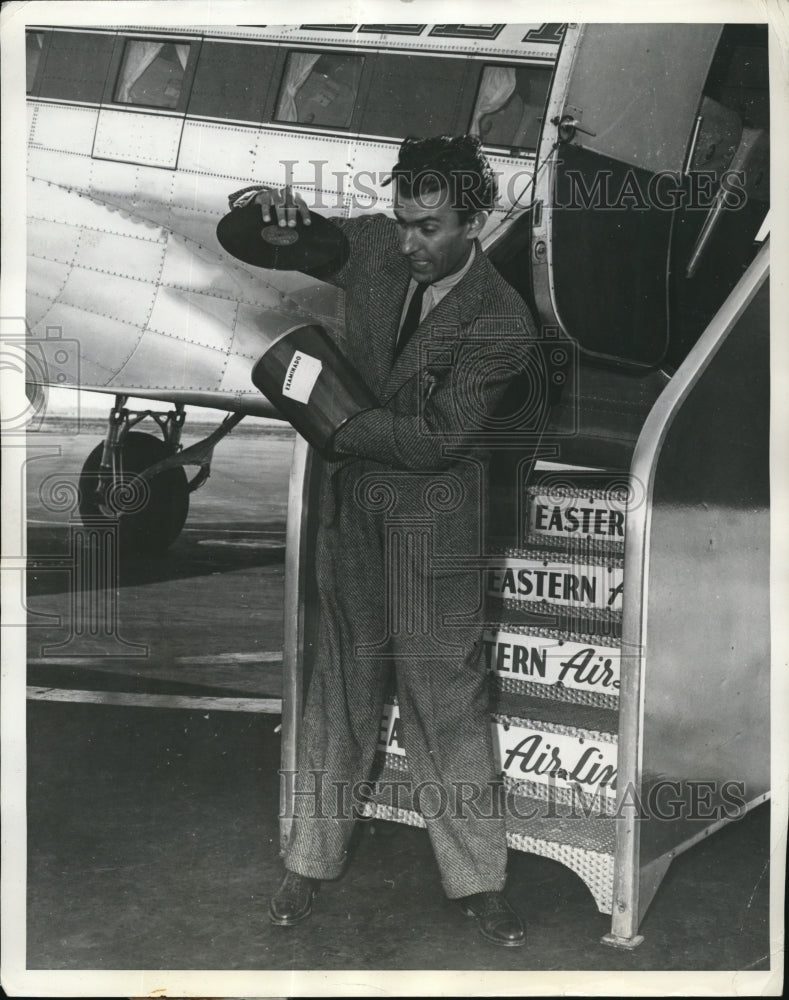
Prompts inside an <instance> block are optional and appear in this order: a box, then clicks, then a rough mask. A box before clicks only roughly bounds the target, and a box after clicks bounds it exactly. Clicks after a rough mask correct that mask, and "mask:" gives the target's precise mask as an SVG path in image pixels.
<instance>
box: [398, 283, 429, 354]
mask: <svg viewBox="0 0 789 1000" xmlns="http://www.w3.org/2000/svg"><path fill="white" fill-rule="evenodd" d="M426 288H427V285H425V284H422V282H421V281H420V282H418V283H417V286H416V288H415V289H414V294H413V295H412V296H411V301H410V302H409V303H408V309H407V310H406V314H405V319H404V320H403V325H402V326H401V327H400V333H399V334H398V336H397V345H396V346H395V358H398V357H399V356H400V354H401V352H402V350H403V348H404V347H405V345H406V344H407V343H408V341H409V340H410V339H411V337H413V335H414V331H415V330H416V328H417V327H418V326H419V317H420V315H421V313H422V299H423V298H424V297H425V289H426Z"/></svg>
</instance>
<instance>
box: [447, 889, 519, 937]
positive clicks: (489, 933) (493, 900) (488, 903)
mask: <svg viewBox="0 0 789 1000" xmlns="http://www.w3.org/2000/svg"><path fill="white" fill-rule="evenodd" d="M460 908H461V910H462V911H463V912H464V913H465V914H466V916H467V917H476V918H477V923H478V924H479V930H480V933H481V934H482V936H483V937H484V938H486V939H487V940H488V941H492V942H493V944H500V945H502V946H503V947H505V948H519V947H520V946H521V945H523V944H526V930H525V928H524V926H523V922H522V920H521V918H520V917H519V916H518V914H517V913H516V912H515V910H513V908H512V907H511V906H510V904H509V903H508V902H507V900H506V899H505V898H504V894H503V893H501V892H477V893H475V894H474V895H473V896H464V897H463V898H462V899H461V900H460Z"/></svg>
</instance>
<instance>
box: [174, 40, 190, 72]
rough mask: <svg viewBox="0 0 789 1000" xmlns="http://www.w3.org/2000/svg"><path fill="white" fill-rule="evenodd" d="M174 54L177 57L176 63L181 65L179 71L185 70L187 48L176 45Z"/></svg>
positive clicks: (186, 46) (187, 56) (187, 55)
mask: <svg viewBox="0 0 789 1000" xmlns="http://www.w3.org/2000/svg"><path fill="white" fill-rule="evenodd" d="M175 54H176V55H177V56H178V62H179V63H180V64H181V69H186V60H187V59H188V58H189V46H188V45H176V46H175Z"/></svg>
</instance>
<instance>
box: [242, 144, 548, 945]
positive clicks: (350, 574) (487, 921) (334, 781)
mask: <svg viewBox="0 0 789 1000" xmlns="http://www.w3.org/2000/svg"><path fill="white" fill-rule="evenodd" d="M392 182H393V185H394V189H393V198H394V214H395V218H394V219H391V218H389V217H387V216H385V215H381V214H377V215H370V216H366V217H362V218H358V219H353V220H340V219H336V220H332V221H333V222H334V223H335V224H336V225H337V226H339V227H340V229H341V230H342V232H343V233H344V234H345V236H346V238H347V240H348V243H349V255H348V259H347V261H345V263H343V264H342V265H341V266H338V268H337V269H336V270H335V272H334V273H333V274H330V275H328V276H326V275H325V274H322V275H321V276H322V277H324V278H325V280H327V281H330V282H332V283H334V284H336V285H338V286H339V287H341V288H343V289H344V292H345V331H346V336H345V339H344V341H343V343H342V349H343V350H344V352H345V354H346V356H347V357H348V359H349V360H350V361H351V362H352V364H353V365H354V366H355V367H356V368H357V369H358V370H359V372H360V373H361V374H362V376H363V377H364V379H365V380H366V381H367V383H368V385H369V386H370V388H371V389H372V391H373V393H374V394H375V396H376V398H377V399H378V400H379V401H380V406H379V407H376V408H373V409H370V410H367V411H365V412H362V413H360V414H357V415H356V416H354V417H353V418H351V419H350V420H349V421H348V422H347V423H346V424H345V425H344V426H343V427H341V428H340V430H339V431H338V432H337V434H336V435H335V439H334V447H335V451H336V453H338V454H339V456H340V458H339V460H337V461H332V462H328V463H327V464H326V467H325V470H324V475H323V479H322V483H321V496H320V509H319V530H318V535H317V541H316V553H315V571H316V579H317V589H318V594H319V607H318V637H317V641H316V643H315V651H316V652H315V664H314V668H313V673H312V677H311V681H310V685H309V691H308V694H307V700H306V707H305V711H304V717H303V727H302V733H301V740H300V745H299V751H298V767H299V771H298V775H297V776H296V782H295V787H294V822H293V830H292V835H291V839H290V842H289V844H288V847H287V850H286V854H285V867H286V869H287V874H286V876H285V879H284V881H283V883H282V885H281V886H280V888H279V890H278V891H277V892H276V893H275V895H274V897H273V899H272V901H271V908H270V917H271V919H272V921H273V922H274V923H276V924H279V925H282V926H291V925H293V924H296V923H299V922H300V921H302V920H304V919H305V918H306V917H307V916H308V915H309V914H310V912H311V907H312V900H313V893H314V890H315V888H316V884H317V882H318V880H321V879H332V878H336V877H337V876H338V875H339V874H340V873H341V871H342V869H343V866H344V863H345V859H346V855H347V846H348V841H349V838H350V835H351V832H352V828H353V823H354V819H355V816H354V814H353V811H352V810H349V809H348V808H347V807H343V797H342V795H340V794H339V791H338V790H341V789H346V790H347V789H348V788H354V787H359V785H360V784H363V783H364V782H365V781H367V779H368V778H369V777H370V772H371V769H372V766H373V761H374V756H375V751H376V745H377V741H378V735H379V726H380V717H381V710H382V706H383V703H384V699H385V696H386V694H387V684H388V680H389V676H390V668H391V667H393V668H394V672H395V676H396V685H397V696H398V704H399V711H400V719H401V726H402V731H401V742H402V744H403V745H404V746H405V749H406V753H407V757H408V766H409V772H410V776H411V779H412V790H413V785H416V786H417V787H418V788H419V789H420V790H421V792H422V793H423V794H422V795H421V797H420V802H419V805H420V806H421V810H422V814H423V815H424V817H425V820H426V825H427V829H428V833H429V835H430V839H431V843H432V846H433V849H434V852H435V855H436V859H437V862H438V866H439V870H440V874H441V879H442V883H443V887H444V890H445V892H446V893H447V895H448V896H449V897H450V898H456V899H459V900H460V903H461V906H462V909H463V911H464V912H465V913H467V914H468V915H473V916H474V917H476V919H477V922H478V925H479V928H480V930H481V933H482V934H483V936H484V937H485V938H486V939H488V940H489V941H492V942H493V943H495V944H499V945H504V946H508V947H513V946H518V945H522V944H523V943H524V942H525V931H524V928H523V924H522V922H521V919H520V917H519V916H518V915H517V914H516V913H515V911H514V910H513V909H512V907H511V906H510V904H509V903H508V902H507V900H506V899H505V897H504V895H503V893H502V890H503V888H504V884H505V868H506V860H507V847H506V839H505V827H504V818H503V815H502V813H501V810H500V809H497V808H496V791H497V790H498V787H499V786H497V774H496V768H495V764H494V757H493V750H492V742H491V732H490V710H489V704H488V696H487V680H486V675H485V664H484V658H483V656H482V652H483V649H482V643H481V637H482V636H481V631H482V629H481V623H482V610H481V607H482V593H481V585H480V578H481V574H480V569H479V556H480V555H481V554H482V548H481V546H482V535H483V527H482V526H483V521H484V513H485V511H484V501H485V491H484V462H483V459H482V457H481V455H482V453H481V451H480V447H479V441H480V437H481V436H483V438H484V432H485V430H486V427H487V426H488V425H489V423H490V420H491V419H492V417H493V414H494V413H495V410H496V406H497V403H498V402H499V401H500V399H501V397H502V394H503V392H504V390H505V388H506V385H507V383H508V381H509V379H510V378H511V375H512V371H513V367H512V363H511V362H512V356H513V354H514V353H517V352H518V351H519V350H521V349H522V347H521V345H523V344H524V343H525V342H526V341H528V340H529V339H530V337H533V336H534V326H533V322H532V320H531V317H530V316H529V312H528V309H527V307H526V305H525V303H524V302H523V300H522V299H521V298H520V297H519V296H518V294H517V293H516V292H515V291H514V290H513V289H512V288H511V287H510V286H509V285H508V284H507V283H506V282H505V281H504V280H503V279H502V278H501V277H500V276H499V274H498V273H497V272H496V270H495V269H494V268H493V266H492V265H491V264H490V263H489V262H488V260H487V258H486V257H485V255H484V254H483V252H482V250H481V247H480V244H479V241H478V237H479V235H480V233H481V232H482V230H483V228H484V225H485V222H486V220H487V218H488V215H489V213H490V211H491V209H492V207H493V203H494V200H495V197H496V190H495V178H494V175H493V172H492V170H491V168H490V165H489V164H488V162H487V160H486V159H485V157H484V156H483V154H482V152H481V149H480V143H479V140H478V139H476V138H474V137H472V136H460V137H456V138H448V137H444V136H441V137H436V138H432V139H424V140H413V139H407V140H406V141H405V142H404V143H403V144H402V146H401V148H400V153H399V159H398V162H397V164H396V165H395V167H394V170H393V173H392ZM232 197H234V196H231V198H232ZM252 198H254V199H255V200H256V201H257V202H258V203H259V204H260V206H261V213H262V219H263V222H265V223H271V222H272V217H273V218H276V220H277V221H278V223H279V225H281V226H286V225H287V226H296V225H309V211H308V210H307V207H306V205H305V204H304V202H303V201H302V200H301V199H297V200H296V202H295V203H293V202H292V201H291V199H290V197H289V193H288V192H287V191H285V192H283V191H279V192H274V191H270V190H260V189H258V190H257V191H255V192H248V193H246V194H243V195H242V196H241V197H236V198H235V200H234V201H233V202H232V204H233V205H234V206H235V207H240V206H241V205H243V204H247V203H248V202H249V201H250V200H251V199H252ZM508 362H509V363H508ZM393 525H394V528H393ZM398 525H399V527H398ZM419 525H421V526H422V528H421V529H420V530H421V533H420V530H417V528H418V526H419ZM414 526H416V527H414ZM411 528H413V530H410V529H411ZM409 530H410V534H409ZM409 539H410V540H409ZM475 556H476V557H477V564H476V565H473V564H471V565H469V564H470V562H471V560H473V559H474V557H475ZM319 780H320V784H321V806H322V808H320V809H316V802H317V786H316V782H318V781H319ZM327 790H328V791H327ZM331 790H334V798H333V799H331V801H330V802H329V795H330V794H331V793H332V792H331ZM311 792H312V793H313V794H312V798H310V793H311ZM424 793H430V794H424ZM316 813H317V814H316Z"/></svg>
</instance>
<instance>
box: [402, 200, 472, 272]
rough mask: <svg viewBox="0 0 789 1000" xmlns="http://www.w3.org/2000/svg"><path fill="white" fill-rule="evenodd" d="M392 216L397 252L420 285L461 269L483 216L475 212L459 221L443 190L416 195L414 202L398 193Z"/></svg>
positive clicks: (457, 214)
mask: <svg viewBox="0 0 789 1000" xmlns="http://www.w3.org/2000/svg"><path fill="white" fill-rule="evenodd" d="M394 214H395V218H396V219H397V224H398V227H399V231H400V250H401V251H402V253H403V254H405V256H406V257H407V258H408V263H409V265H410V267H411V277H412V278H413V279H414V280H415V281H418V282H420V283H422V284H431V283H432V282H434V281H438V280H439V279H441V278H444V277H446V276H447V275H449V274H454V273H455V271H459V270H460V269H461V268H462V267H463V265H464V264H465V263H466V261H467V260H468V255H469V253H470V252H471V243H472V240H473V239H474V238H475V237H476V236H478V235H479V233H480V232H481V230H482V228H483V226H484V225H485V219H486V214H485V213H484V212H478V213H477V214H476V215H473V216H472V217H471V218H470V219H467V220H466V221H465V222H464V221H461V217H460V214H459V213H458V212H456V211H455V209H453V208H452V207H451V203H450V200H449V197H448V195H447V192H446V191H443V190H431V191H427V192H424V193H421V192H420V193H419V195H418V196H417V197H416V198H411V197H406V196H405V195H403V194H400V193H398V194H397V196H396V200H395V210H394Z"/></svg>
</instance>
